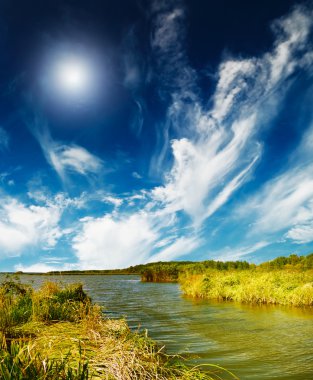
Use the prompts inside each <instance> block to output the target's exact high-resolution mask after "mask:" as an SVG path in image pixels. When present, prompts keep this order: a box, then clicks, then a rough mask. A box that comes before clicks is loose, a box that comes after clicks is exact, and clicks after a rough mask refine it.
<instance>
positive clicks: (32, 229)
mask: <svg viewBox="0 0 313 380" xmlns="http://www.w3.org/2000/svg"><path fill="white" fill-rule="evenodd" d="M60 218H61V210H60V209H59V208H58V207H57V206H53V205H49V206H45V207H44V206H36V205H30V206H26V205H24V204H22V203H20V202H19V201H17V200H16V199H13V198H6V199H2V201H1V206H0V220H1V221H0V248H1V251H2V252H3V254H5V255H19V254H21V252H22V251H23V249H25V248H26V247H29V246H34V245H37V244H39V245H41V247H42V248H43V249H45V248H51V247H54V246H55V245H56V243H57V241H58V239H59V238H60V237H61V236H62V231H61V229H60V227H59V221H60Z"/></svg>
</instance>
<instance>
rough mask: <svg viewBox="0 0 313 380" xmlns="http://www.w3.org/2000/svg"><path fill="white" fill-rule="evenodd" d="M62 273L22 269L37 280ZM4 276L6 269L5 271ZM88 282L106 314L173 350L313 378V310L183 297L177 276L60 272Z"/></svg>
mask: <svg viewBox="0 0 313 380" xmlns="http://www.w3.org/2000/svg"><path fill="white" fill-rule="evenodd" d="M47 279H48V280H50V281H51V280H53V279H56V280H58V281H59V280H60V276H57V277H52V276H35V275H34V276H29V275H22V276H21V280H22V282H31V281H33V285H34V286H36V287H37V286H39V285H40V283H42V282H43V281H46V280H47ZM0 280H1V277H0ZM61 280H62V281H63V282H66V283H69V282H82V283H83V284H84V286H85V289H86V290H87V292H88V293H89V295H90V296H91V297H92V299H93V301H95V302H97V303H99V304H100V305H103V306H104V307H105V310H106V313H107V315H108V316H110V317H113V318H117V317H121V316H124V317H126V318H127V320H128V323H129V325H130V327H131V328H133V329H137V328H138V326H140V328H141V329H148V331H149V335H150V336H151V337H152V338H153V339H155V340H156V341H157V342H158V343H159V344H161V345H163V344H164V345H166V351H167V352H168V353H180V354H184V355H187V356H190V357H191V358H192V361H193V363H194V364H200V363H214V364H218V365H222V366H223V367H225V368H228V369H229V370H231V371H233V372H234V373H236V374H237V376H239V378H240V379H242V380H250V379H251V380H254V379H255V380H257V379H258V380H259V379H260V380H261V379H262V380H264V379H280V380H310V379H313V310H312V309H311V310H303V309H298V308H288V307H279V306H248V305H242V304H237V303H218V302H209V301H201V300H193V299H190V298H186V297H182V295H181V293H180V290H179V287H178V285H177V284H155V283H141V282H140V279H139V277H138V276H116V275H114V276H103V275H91V276H88V275H86V276H73V275H66V276H62V277H61Z"/></svg>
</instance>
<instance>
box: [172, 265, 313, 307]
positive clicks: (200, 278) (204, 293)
mask: <svg viewBox="0 0 313 380" xmlns="http://www.w3.org/2000/svg"><path fill="white" fill-rule="evenodd" d="M179 282H180V285H181V289H182V291H183V293H184V294H186V295H188V296H192V297H198V298H205V299H216V300H224V301H225V300H226V301H238V302H243V303H252V304H280V305H292V306H313V271H312V270H307V271H296V270H272V271H264V270H257V269H254V270H245V271H217V270H207V271H206V272H205V273H203V274H190V273H183V274H181V276H180V277H179Z"/></svg>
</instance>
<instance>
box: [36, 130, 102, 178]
mask: <svg viewBox="0 0 313 380" xmlns="http://www.w3.org/2000/svg"><path fill="white" fill-rule="evenodd" d="M33 131H34V135H35V136H36V138H37V139H38V142H39V143H40V146H41V148H42V150H43V153H44V155H45V157H46V160H47V161H48V163H49V164H50V165H51V166H52V167H53V168H54V170H55V171H56V172H57V173H58V175H59V176H60V178H61V179H62V180H63V181H66V179H67V175H68V174H70V173H78V174H80V175H83V176H88V175H90V174H97V173H100V172H101V170H102V169H103V161H102V160H101V159H100V158H99V157H97V156H95V155H93V154H92V153H90V152H88V150H87V149H85V148H83V147H81V146H78V145H76V144H63V143H60V142H58V141H55V140H53V139H52V137H51V135H50V132H49V130H48V128H47V127H46V126H45V125H43V126H40V127H39V128H37V127H35V128H34V129H33Z"/></svg>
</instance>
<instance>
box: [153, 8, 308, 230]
mask: <svg viewBox="0 0 313 380" xmlns="http://www.w3.org/2000/svg"><path fill="white" fill-rule="evenodd" d="M179 14H180V13H179ZM173 17H174V16H173ZM170 19H171V18H170ZM311 28H312V18H311V16H310V13H309V12H307V11H306V9H303V8H301V7H298V8H296V9H295V10H294V11H293V12H292V13H291V14H290V15H289V16H287V17H285V18H283V19H281V20H279V21H277V22H276V23H275V29H274V30H275V37H276V40H275V43H274V48H273V51H272V52H269V53H265V54H264V55H263V56H262V57H260V58H250V59H234V58H231V59H227V60H226V61H224V62H222V63H221V65H220V67H219V71H218V80H217V86H216V91H215V93H214V95H213V98H212V100H213V107H212V108H211V109H205V108H204V107H203V106H201V104H200V103H199V102H197V101H194V102H193V103H192V105H190V103H189V102H184V100H182V98H180V99H179V101H177V98H175V97H174V102H173V103H172V105H171V106H170V109H169V114H168V116H169V117H170V118H171V121H172V124H174V125H176V129H177V130H179V129H180V128H181V132H182V134H186V136H188V137H182V138H179V139H174V140H173V141H172V144H171V147H172V152H173V157H174V164H173V167H172V169H171V170H170V172H169V173H168V174H167V177H166V182H165V185H164V186H161V187H158V188H156V189H154V191H153V195H154V197H155V199H156V200H157V201H160V202H161V203H163V204H164V205H166V207H169V208H170V209H171V210H172V211H173V212H176V211H180V210H183V211H185V212H186V213H188V214H189V215H190V216H191V217H192V218H193V220H194V221H195V223H196V224H201V223H202V222H203V220H205V219H206V218H207V217H209V216H211V215H212V214H213V213H214V212H216V211H217V210H218V209H219V208H220V207H222V206H223V205H224V204H225V203H226V202H227V200H228V199H229V198H230V197H231V196H232V195H233V193H234V192H235V191H236V190H237V189H238V188H239V187H240V186H241V185H242V184H243V183H244V182H245V181H246V180H247V179H248V178H249V172H251V171H252V170H253V167H254V166H255V164H256V163H257V162H258V160H259V159H260V157H261V152H262V150H261V147H262V144H261V143H260V142H258V139H259V140H260V138H261V137H260V136H259V131H260V126H261V125H264V122H265V121H266V122H267V123H270V121H271V119H272V118H273V117H274V116H275V115H276V113H277V111H278V109H279V104H281V103H282V102H283V97H284V95H285V93H286V91H287V90H288V83H289V82H290V81H292V77H291V75H292V73H294V72H295V70H296V69H300V68H303V62H304V57H306V58H305V62H306V65H307V53H308V49H309V45H308V44H307V39H308V36H309V33H310V30H311ZM165 29H166V28H165ZM161 41H162V40H161ZM162 43H163V42H162ZM162 43H161V42H160V45H161V46H162ZM166 43H167V42H166V40H165V42H164V44H165V45H166ZM264 115H265V116H264ZM191 131H192V134H191Z"/></svg>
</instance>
